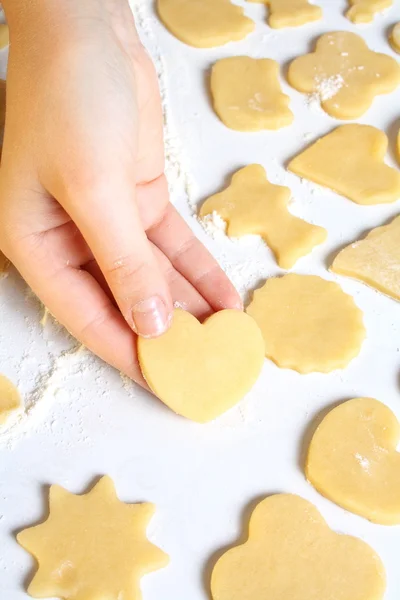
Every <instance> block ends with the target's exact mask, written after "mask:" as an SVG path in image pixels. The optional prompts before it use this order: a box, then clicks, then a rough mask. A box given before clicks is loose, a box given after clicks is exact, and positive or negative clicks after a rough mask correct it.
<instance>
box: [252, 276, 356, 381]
mask: <svg viewBox="0 0 400 600" xmlns="http://www.w3.org/2000/svg"><path fill="white" fill-rule="evenodd" d="M247 313H248V314H249V315H250V316H251V317H253V318H254V320H255V321H256V322H257V323H258V325H259V327H260V329H261V331H262V333H263V336H264V340H265V352H266V356H267V357H268V358H270V359H271V360H273V361H274V362H275V363H276V364H277V365H278V367H281V368H284V369H294V370H295V371H298V372H299V373H312V372H315V371H317V372H320V373H329V372H330V371H334V370H335V369H344V368H345V367H346V366H347V365H348V364H349V363H350V361H351V360H352V359H353V358H355V357H356V356H358V354H359V353H360V350H361V346H362V343H363V341H364V339H365V328H364V324H363V314H362V312H361V310H360V309H359V308H358V307H357V306H356V304H355V303H354V300H353V298H352V297H351V296H348V295H347V294H345V293H344V292H343V290H342V288H341V287H340V286H339V285H338V284H337V283H334V282H333V281H327V280H325V279H321V277H317V276H315V275H296V274H294V273H290V274H288V275H284V276H283V277H271V278H270V279H268V280H267V282H266V283H265V285H264V286H263V287H262V288H260V289H258V290H256V291H255V292H254V296H253V300H252V302H251V304H250V305H249V307H248V308H247Z"/></svg>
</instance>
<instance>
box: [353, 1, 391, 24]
mask: <svg viewBox="0 0 400 600" xmlns="http://www.w3.org/2000/svg"><path fill="white" fill-rule="evenodd" d="M392 4H393V0H349V6H350V8H349V10H348V11H347V13H346V17H347V18H348V19H350V21H352V22H353V23H355V24H356V25H359V24H362V23H371V22H372V21H373V20H374V17H375V15H376V14H377V13H380V12H382V11H383V10H385V9H386V8H390V7H391V6H392Z"/></svg>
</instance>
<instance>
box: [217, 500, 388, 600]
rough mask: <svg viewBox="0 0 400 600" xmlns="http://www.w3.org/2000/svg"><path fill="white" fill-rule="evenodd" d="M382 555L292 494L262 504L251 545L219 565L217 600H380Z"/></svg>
mask: <svg viewBox="0 0 400 600" xmlns="http://www.w3.org/2000/svg"><path fill="white" fill-rule="evenodd" d="M385 588H386V575H385V569H384V566H383V564H382V561H381V560H380V558H379V556H378V555H377V554H376V553H375V552H374V550H373V549H372V548H371V547H370V546H368V545H367V544H366V543H365V542H363V541H362V540H359V539H357V538H355V537H351V536H349V535H341V534H337V533H335V532H334V531H332V530H331V529H330V528H329V527H328V525H327V523H326V522H325V521H324V519H323V518H322V516H321V514H320V513H319V512H318V510H317V509H316V508H315V506H314V505H313V504H311V503H310V502H308V501H307V500H304V499H303V498H300V497H299V496H295V495H291V494H277V495H275V496H270V497H269V498H266V500H263V501H262V502H260V503H259V504H258V505H257V506H256V508H255V510H254V511H253V514H252V516H251V518H250V525H249V534H248V539H247V541H246V542H244V543H242V544H241V545H238V546H235V547H234V548H231V549H230V550H228V551H227V552H225V554H223V555H222V557H221V558H220V559H219V560H218V561H217V563H216V565H215V567H214V569H213V572H212V576H211V593H212V597H213V600H339V598H340V600H381V599H382V598H383V596H384V593H385Z"/></svg>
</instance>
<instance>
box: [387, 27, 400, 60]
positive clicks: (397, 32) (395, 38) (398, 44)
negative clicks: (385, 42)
mask: <svg viewBox="0 0 400 600" xmlns="http://www.w3.org/2000/svg"><path fill="white" fill-rule="evenodd" d="M389 42H390V44H391V46H392V48H393V50H394V51H395V52H398V53H399V54H400V23H397V24H396V25H395V26H394V27H393V29H392V31H391V33H390V36H389Z"/></svg>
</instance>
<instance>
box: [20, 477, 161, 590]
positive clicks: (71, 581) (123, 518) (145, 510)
mask: <svg viewBox="0 0 400 600" xmlns="http://www.w3.org/2000/svg"><path fill="white" fill-rule="evenodd" d="M49 503H50V514H49V517H48V519H47V520H46V521H45V522H44V523H42V524H41V525H37V526H36V527H31V528H30V529H25V530H24V531H22V532H21V533H19V534H18V536H17V540H18V543H19V544H20V545H21V546H22V547H23V548H25V550H27V551H28V552H30V554H32V555H33V556H34V557H35V558H36V559H37V561H38V563H39V567H38V570H37V572H36V574H35V576H34V578H33V580H32V581H31V583H30V585H29V587H28V593H29V594H30V595H31V596H33V597H34V598H47V597H54V596H56V597H57V598H62V599H63V600H103V599H104V598H107V600H120V599H121V598H124V600H140V599H141V593H140V579H141V577H143V575H146V574H147V573H150V572H151V571H155V570H157V569H161V568H162V567H165V566H166V565H167V564H168V562H169V561H168V557H167V555H166V554H164V552H162V551H161V550H159V548H157V547H156V546H153V544H151V543H150V542H149V541H148V540H147V538H146V527H147V525H148V522H149V520H150V519H151V517H152V516H153V513H154V506H153V505H152V504H124V503H123V502H121V501H120V500H118V498H117V496H116V493H115V488H114V484H113V482H112V480H111V479H110V478H109V477H103V478H102V479H100V481H99V482H98V483H97V484H96V485H95V486H94V487H93V488H92V489H91V491H90V492H88V493H87V494H84V495H82V496H75V495H74V494H71V493H70V492H68V491H67V490H64V489H63V488H62V487H60V486H58V485H52V486H51V488H50V493H49Z"/></svg>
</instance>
